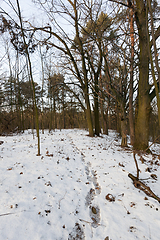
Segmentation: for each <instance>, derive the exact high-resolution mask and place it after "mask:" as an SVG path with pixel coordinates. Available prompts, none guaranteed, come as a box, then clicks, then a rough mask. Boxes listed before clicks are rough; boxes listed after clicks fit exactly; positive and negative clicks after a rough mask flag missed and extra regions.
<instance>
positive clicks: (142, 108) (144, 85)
mask: <svg viewBox="0 0 160 240" xmlns="http://www.w3.org/2000/svg"><path fill="white" fill-rule="evenodd" d="M136 5H137V11H136V13H135V17H136V24H137V27H138V34H139V49H140V52H139V84H138V103H137V107H136V119H135V142H134V149H138V150H145V149H146V148H147V147H148V139H149V116H150V110H151V107H150V96H149V90H150V86H149V81H148V79H149V54H148V39H147V21H148V16H147V15H146V7H145V3H144V1H143V0H136Z"/></svg>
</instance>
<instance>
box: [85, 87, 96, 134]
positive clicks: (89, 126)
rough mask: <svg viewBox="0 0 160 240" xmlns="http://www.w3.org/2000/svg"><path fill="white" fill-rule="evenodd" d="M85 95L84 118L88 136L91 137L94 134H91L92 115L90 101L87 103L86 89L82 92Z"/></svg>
mask: <svg viewBox="0 0 160 240" xmlns="http://www.w3.org/2000/svg"><path fill="white" fill-rule="evenodd" d="M84 93H85V104H86V110H85V112H86V118H87V124H88V130H89V136H90V137H93V136H94V132H93V122H92V114H91V106H90V101H89V94H88V89H85V90H84Z"/></svg>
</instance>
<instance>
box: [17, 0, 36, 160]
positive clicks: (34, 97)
mask: <svg viewBox="0 0 160 240" xmlns="http://www.w3.org/2000/svg"><path fill="white" fill-rule="evenodd" d="M17 7H18V17H19V21H20V27H21V33H22V37H23V42H24V46H25V52H26V56H27V60H28V66H29V75H30V78H31V83H32V88H33V100H34V106H35V117H36V131H37V140H38V153H37V155H38V156H40V136H39V119H38V108H37V103H36V96H35V84H34V81H33V75H32V66H31V60H30V56H29V51H28V46H27V44H26V40H25V34H24V30H23V24H22V17H21V11H20V5H19V1H18V0H17Z"/></svg>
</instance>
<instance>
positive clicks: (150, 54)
mask: <svg viewBox="0 0 160 240" xmlns="http://www.w3.org/2000/svg"><path fill="white" fill-rule="evenodd" d="M147 2H148V6H149V11H150V16H151V33H152V41H153V46H154V57H155V65H156V68H157V72H158V80H159V83H160V68H159V64H158V57H157V56H158V54H157V48H156V41H155V36H154V25H153V16H152V8H151V2H150V0H147ZM147 29H148V28H147ZM149 43H150V39H149V30H148V49H149V56H150V63H151V71H152V77H153V82H154V86H155V92H156V98H157V107H158V121H159V126H160V96H159V89H158V85H157V81H156V76H155V71H154V64H153V58H152V53H151V48H150V44H149ZM159 86H160V85H159Z"/></svg>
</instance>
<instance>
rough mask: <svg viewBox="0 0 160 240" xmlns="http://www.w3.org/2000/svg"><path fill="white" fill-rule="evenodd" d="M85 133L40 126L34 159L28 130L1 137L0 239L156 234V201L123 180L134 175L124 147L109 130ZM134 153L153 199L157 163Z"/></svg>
mask: <svg viewBox="0 0 160 240" xmlns="http://www.w3.org/2000/svg"><path fill="white" fill-rule="evenodd" d="M87 134H88V132H87V131H85V130H78V129H73V130H62V131H59V130H56V131H55V132H52V133H50V134H49V133H48V132H47V131H46V132H45V134H41V156H36V154H37V140H36V139H33V136H32V134H31V130H28V131H26V132H25V133H24V134H21V135H14V136H7V137H0V141H3V143H2V144H1V145H0V240H7V239H9V240H42V239H44V240H74V239H75V240H81V239H85V240H90V239H91V240H92V239H93V240H111V239H112V240H119V239H123V240H132V239H139V240H142V239H152V240H159V239H160V204H159V203H158V202H157V201H156V200H155V199H153V198H150V197H148V196H146V195H145V193H144V192H142V191H140V190H139V189H137V188H135V187H134V185H133V183H132V180H131V179H130V178H129V177H128V173H129V172H130V173H132V174H133V175H136V168H135V163H134V160H133V155H132V151H131V149H130V148H127V149H122V148H121V147H120V139H118V138H117V135H116V133H115V132H114V131H109V136H106V135H102V136H101V137H95V138H90V137H88V136H87ZM152 149H153V150H155V151H157V154H159V146H158V145H154V146H152ZM136 157H137V160H138V164H139V168H140V170H141V172H140V178H141V179H144V178H145V179H146V178H149V179H148V180H146V181H145V182H146V184H147V185H148V186H150V188H151V189H152V191H153V192H154V193H155V194H157V195H158V196H160V167H159V165H160V160H159V159H158V157H157V156H153V155H151V154H149V155H147V154H146V155H143V159H144V160H145V161H144V163H142V161H141V160H142V159H141V160H140V156H137V155H136ZM151 175H152V177H151ZM153 177H154V178H155V179H154V178H153Z"/></svg>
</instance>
